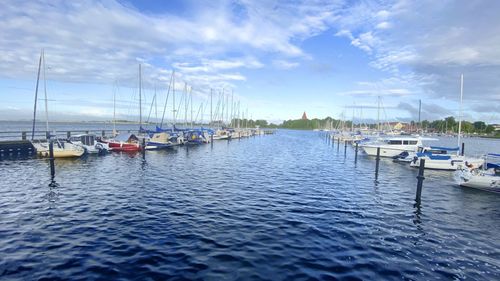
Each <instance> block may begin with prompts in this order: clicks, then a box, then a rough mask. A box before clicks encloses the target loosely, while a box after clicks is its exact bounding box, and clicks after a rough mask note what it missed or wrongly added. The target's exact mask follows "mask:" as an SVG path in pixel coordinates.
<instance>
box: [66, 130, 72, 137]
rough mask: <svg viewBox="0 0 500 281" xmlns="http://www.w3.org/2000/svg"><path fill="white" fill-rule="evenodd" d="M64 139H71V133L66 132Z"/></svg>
mask: <svg viewBox="0 0 500 281" xmlns="http://www.w3.org/2000/svg"><path fill="white" fill-rule="evenodd" d="M66 138H67V139H69V138H71V131H67V132H66Z"/></svg>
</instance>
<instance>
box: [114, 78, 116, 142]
mask: <svg viewBox="0 0 500 281" xmlns="http://www.w3.org/2000/svg"><path fill="white" fill-rule="evenodd" d="M114 88H115V89H114V91H113V136H115V134H116V84H115V87H114Z"/></svg>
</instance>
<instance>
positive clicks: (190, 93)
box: [189, 87, 194, 128]
mask: <svg viewBox="0 0 500 281" xmlns="http://www.w3.org/2000/svg"><path fill="white" fill-rule="evenodd" d="M189 103H190V104H191V128H194V126H193V88H192V87H189Z"/></svg>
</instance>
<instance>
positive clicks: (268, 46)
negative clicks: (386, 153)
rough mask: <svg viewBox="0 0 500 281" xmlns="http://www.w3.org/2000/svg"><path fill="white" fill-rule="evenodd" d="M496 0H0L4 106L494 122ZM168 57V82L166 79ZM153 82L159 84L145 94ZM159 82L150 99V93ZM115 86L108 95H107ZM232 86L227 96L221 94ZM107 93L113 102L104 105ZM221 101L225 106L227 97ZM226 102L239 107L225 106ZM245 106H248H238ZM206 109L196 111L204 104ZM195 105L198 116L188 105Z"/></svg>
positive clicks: (60, 114) (2, 109) (22, 115)
mask: <svg viewBox="0 0 500 281" xmlns="http://www.w3.org/2000/svg"><path fill="white" fill-rule="evenodd" d="M498 11H500V2H499V1H486V0H485V1H481V0H474V1H451V0H442V1H427V0H422V1H407V0H394V1H390V0H380V1H343V0H330V1H323V0H304V1H272V0H252V1H250V0H235V1H231V0H212V1H203V0H185V1H178V0H170V1H154V0H143V1H139V0H137V1H132V0H81V1H62V0H50V1H43V0H41V1H8V0H1V1H0V34H1V36H0V120H31V119H32V115H33V105H34V96H35V86H36V80H37V70H38V62H39V57H40V52H41V50H42V49H43V50H44V58H45V63H44V67H42V75H41V82H40V87H39V96H38V102H39V103H38V110H37V115H38V117H37V119H41V120H43V119H44V118H45V104H44V101H45V100H44V95H45V92H46V93H47V96H48V109H49V110H48V111H49V120H58V121H63V120H70V121H74V120H110V119H111V118H113V111H114V108H116V110H115V112H116V115H117V118H120V119H128V120H137V119H138V115H139V94H138V92H139V91H138V88H139V64H141V68H142V72H141V74H142V79H141V81H142V94H141V101H142V115H143V120H146V119H149V118H151V119H150V120H157V118H161V116H162V113H163V110H164V107H165V100H166V97H167V92H168V91H169V90H168V89H169V88H170V94H169V100H168V103H167V110H166V111H165V118H166V119H168V120H171V119H172V118H173V117H172V109H171V108H172V102H173V101H172V91H173V89H174V88H175V92H176V107H177V108H179V113H178V114H179V115H180V116H178V117H177V119H180V118H181V119H182V118H184V116H183V115H184V113H185V110H184V105H180V104H179V102H180V101H182V100H183V99H182V98H181V96H182V93H183V91H184V89H185V87H186V85H187V89H188V91H189V92H190V93H192V100H193V102H192V105H193V110H191V109H190V108H189V109H188V112H189V113H188V116H189V115H190V114H191V112H194V113H193V115H195V116H198V118H199V119H204V120H209V119H210V110H209V107H210V100H211V98H210V96H211V94H210V93H211V92H212V104H213V112H214V111H215V108H216V105H217V103H218V102H219V100H220V97H221V96H222V95H224V96H225V101H226V103H227V101H229V104H235V105H236V104H239V112H240V116H242V114H243V113H245V115H246V116H247V117H251V118H253V119H266V120H268V121H271V122H275V123H276V122H280V121H282V120H287V119H298V118H300V117H301V116H302V113H303V112H304V111H305V112H307V115H308V117H309V118H315V117H317V118H324V117H326V116H331V117H334V118H346V119H352V118H353V116H354V119H355V120H375V119H376V118H377V107H378V106H377V104H378V99H379V97H380V101H381V105H382V108H383V110H382V111H381V112H382V113H381V118H383V119H386V120H388V121H408V120H411V119H413V120H416V119H417V118H418V103H419V100H421V101H422V119H428V120H434V119H439V118H443V117H446V116H455V117H456V118H458V115H459V108H460V103H459V97H460V75H461V74H463V75H464V87H463V116H464V118H465V119H467V120H471V121H475V120H483V121H486V122H487V123H500V80H499V78H500V48H499V46H500V17H498V13H497V12H498ZM173 71H175V83H173V84H174V85H175V86H173V85H172V83H170V81H171V77H172V72H173ZM155 93H156V94H155ZM155 95H156V99H155V100H156V103H154V102H153V101H154V98H153V97H154V96H155ZM113 97H115V100H116V102H115V103H114V102H113ZM231 100H232V101H233V102H232V103H231ZM113 104H116V106H113ZM226 108H228V107H227V106H226ZM234 112H236V109H234ZM247 112H248V113H247ZM200 116H202V117H203V118H201V117H200ZM195 118H196V117H195Z"/></svg>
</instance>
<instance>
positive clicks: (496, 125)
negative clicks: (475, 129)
mask: <svg viewBox="0 0 500 281" xmlns="http://www.w3.org/2000/svg"><path fill="white" fill-rule="evenodd" d="M491 126H493V128H495V131H500V124H491Z"/></svg>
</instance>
